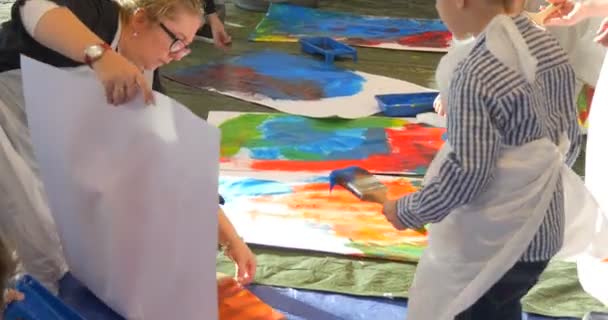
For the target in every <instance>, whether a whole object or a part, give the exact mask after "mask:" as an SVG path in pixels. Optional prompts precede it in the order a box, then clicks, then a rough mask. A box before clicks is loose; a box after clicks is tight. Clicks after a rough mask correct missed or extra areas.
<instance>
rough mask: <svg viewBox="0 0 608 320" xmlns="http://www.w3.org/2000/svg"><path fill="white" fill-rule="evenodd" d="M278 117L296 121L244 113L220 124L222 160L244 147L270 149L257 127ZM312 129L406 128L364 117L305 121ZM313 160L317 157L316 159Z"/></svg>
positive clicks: (294, 155)
mask: <svg viewBox="0 0 608 320" xmlns="http://www.w3.org/2000/svg"><path fill="white" fill-rule="evenodd" d="M278 117H296V116H293V115H285V114H255V113H246V114H242V115H239V116H238V117H235V118H232V119H229V120H227V121H225V122H223V123H222V124H221V125H220V126H219V128H220V130H221V131H222V141H221V155H222V157H231V156H234V155H235V154H237V153H238V152H239V150H241V148H243V147H248V148H258V147H269V146H272V143H273V142H272V141H265V140H263V136H262V133H261V132H260V131H259V130H258V127H259V126H260V125H262V124H263V123H264V122H265V121H267V120H271V119H274V118H278ZM306 119H307V120H308V121H309V123H310V125H311V127H312V128H314V129H315V130H319V131H338V130H346V129H369V128H399V127H403V126H404V125H405V124H407V121H406V120H403V119H395V118H387V117H366V118H360V119H353V120H347V119H339V118H328V119H313V118H306ZM283 154H284V155H285V156H286V157H287V158H288V159H299V158H310V157H311V155H310V154H307V153H302V152H298V151H296V150H291V151H290V150H285V151H283ZM312 157H313V158H310V159H309V160H322V158H321V156H320V155H312ZM315 157H319V158H318V159H315Z"/></svg>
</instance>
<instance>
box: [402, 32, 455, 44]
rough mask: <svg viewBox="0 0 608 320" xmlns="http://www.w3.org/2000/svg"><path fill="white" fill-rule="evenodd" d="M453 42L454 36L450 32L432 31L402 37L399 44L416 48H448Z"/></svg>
mask: <svg viewBox="0 0 608 320" xmlns="http://www.w3.org/2000/svg"><path fill="white" fill-rule="evenodd" d="M451 40H452V34H451V33H450V32H449V31H430V32H424V33H420V34H416V35H413V36H407V37H402V38H400V39H399V40H397V43H399V44H401V45H406V46H415V47H431V48H447V47H448V46H449V45H450V41H451Z"/></svg>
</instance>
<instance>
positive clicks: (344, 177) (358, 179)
mask: <svg viewBox="0 0 608 320" xmlns="http://www.w3.org/2000/svg"><path fill="white" fill-rule="evenodd" d="M336 185H339V186H342V187H344V188H345V189H346V190H348V191H350V192H351V193H352V194H354V195H355V196H356V197H357V198H359V199H361V200H363V201H369V202H376V203H380V204H383V203H384V201H385V200H386V193H387V192H388V188H387V187H386V185H385V184H384V183H382V182H381V181H380V180H378V178H376V177H375V176H374V175H373V174H371V173H370V172H369V171H367V170H365V169H363V168H361V167H356V166H353V167H347V168H344V169H338V170H334V171H332V172H331V173H330V174H329V190H330V191H331V190H332V189H333V188H334V187H335V186H336Z"/></svg>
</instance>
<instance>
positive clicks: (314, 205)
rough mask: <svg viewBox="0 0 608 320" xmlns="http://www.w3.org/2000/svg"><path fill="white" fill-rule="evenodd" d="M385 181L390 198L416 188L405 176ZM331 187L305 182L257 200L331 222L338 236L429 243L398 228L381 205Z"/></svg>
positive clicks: (363, 240) (378, 241)
mask: <svg viewBox="0 0 608 320" xmlns="http://www.w3.org/2000/svg"><path fill="white" fill-rule="evenodd" d="M385 183H386V185H387V187H388V189H389V198H391V199H395V198H397V197H401V196H403V195H405V194H408V193H412V192H414V191H416V190H417V188H416V187H414V186H413V185H412V184H411V183H410V182H409V181H408V180H407V179H405V178H402V179H395V180H390V181H387V182H385ZM328 190H329V185H328V184H327V183H314V184H306V185H302V186H296V187H294V193H293V194H290V195H287V196H284V197H272V196H268V197H260V198H258V199H256V202H259V203H272V204H277V203H279V204H283V205H285V206H287V207H288V208H289V209H290V210H293V211H294V212H298V213H300V215H298V216H288V217H289V218H295V219H302V218H304V219H307V220H312V221H314V222H316V223H318V224H323V225H329V226H331V230H332V231H333V232H334V233H335V234H336V236H338V237H342V238H347V239H350V240H351V241H353V242H357V243H368V244H375V245H384V246H388V245H398V244H403V243H409V244H412V245H416V246H421V247H423V246H426V243H427V236H426V235H423V234H420V233H419V232H417V231H414V230H409V229H408V230H403V231H399V230H396V229H395V228H394V227H393V226H392V225H391V224H390V223H389V222H388V221H387V220H386V218H385V217H384V215H383V214H382V206H381V205H379V204H376V203H369V202H363V201H361V200H359V199H358V198H356V197H355V196H353V195H352V194H351V193H350V192H348V191H346V190H345V189H342V188H341V187H336V188H335V189H334V190H333V191H332V192H331V193H330V192H329V191H328ZM254 214H255V213H254ZM259 214H262V213H259Z"/></svg>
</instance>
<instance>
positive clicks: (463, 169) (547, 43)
mask: <svg viewBox="0 0 608 320" xmlns="http://www.w3.org/2000/svg"><path fill="white" fill-rule="evenodd" d="M514 22H515V24H516V25H517V28H518V29H519V31H520V33H521V34H522V36H523V38H524V40H525V41H526V43H527V45H528V47H529V49H530V52H531V53H532V55H533V56H534V57H535V58H536V59H537V60H538V64H537V72H536V81H535V83H533V84H530V83H528V82H527V81H526V79H525V78H524V77H523V75H521V74H519V73H517V72H515V71H514V70H512V69H510V68H509V67H507V66H506V65H504V64H503V63H502V62H500V61H499V60H498V59H497V58H496V57H495V56H494V55H493V54H492V53H491V52H490V51H489V50H488V48H487V46H486V41H485V38H484V36H483V35H481V36H480V38H479V40H478V41H477V43H476V44H475V46H474V48H473V49H472V51H471V53H470V54H469V56H467V58H465V59H464V60H463V61H462V62H461V63H460V65H459V66H458V67H457V68H456V70H455V72H454V75H453V76H452V81H451V83H450V88H449V95H448V101H449V106H448V110H447V112H448V115H447V120H448V125H447V134H448V141H449V142H450V145H451V147H452V149H453V151H452V152H451V153H450V154H449V155H448V157H447V159H446V160H445V162H444V163H443V164H442V165H441V168H440V170H439V173H438V175H437V176H436V177H435V178H433V179H431V180H430V182H429V183H428V184H427V185H425V186H424V187H423V188H422V189H421V190H420V191H418V192H416V193H413V194H410V195H408V196H405V197H403V198H401V199H399V200H398V201H397V214H398V217H399V219H400V221H401V222H402V223H403V224H405V225H406V226H407V227H409V228H419V227H421V226H423V225H424V224H426V223H433V222H439V221H441V220H442V219H443V218H445V217H446V216H447V215H448V214H449V213H450V212H451V211H452V210H453V209H455V208H457V207H460V206H462V205H465V204H467V203H468V202H470V201H471V200H472V199H474V198H475V197H477V196H478V195H479V194H480V193H481V192H482V191H483V190H484V188H485V187H486V186H487V185H488V182H490V181H491V180H492V179H493V174H494V168H495V166H496V162H497V160H498V157H499V154H500V150H501V148H502V147H503V146H518V145H523V144H526V143H528V142H531V141H533V140H537V139H540V138H543V137H548V138H550V139H551V140H552V141H554V142H555V143H556V144H557V142H558V140H559V137H560V135H561V133H563V132H567V133H568V137H569V138H570V141H571V146H570V150H569V152H568V154H567V163H568V164H569V165H572V164H573V163H574V161H575V160H576V157H577V155H578V152H579V149H580V144H581V136H580V132H579V127H578V122H577V116H576V108H575V105H574V87H575V75H574V71H573V69H572V67H571V66H570V64H569V62H568V56H567V55H566V52H565V51H564V50H563V49H562V48H561V47H560V45H559V43H558V42H557V40H556V39H554V38H553V37H552V36H551V35H550V34H549V33H547V32H545V31H544V30H542V29H540V28H539V27H537V26H536V25H535V24H534V23H532V22H531V21H530V20H529V19H528V18H526V17H524V16H518V17H516V18H514ZM563 199H564V198H563V191H562V187H561V181H560V183H558V188H557V190H556V192H555V193H554V195H553V200H552V201H551V204H550V206H549V209H548V211H547V214H546V216H545V218H544V221H543V223H542V225H541V227H540V229H539V231H538V232H537V234H536V235H535V237H534V239H533V240H532V242H531V243H530V245H529V247H528V249H527V250H526V252H525V253H524V254H523V256H522V257H521V258H522V259H521V260H523V261H542V260H549V259H550V258H551V257H552V256H553V255H554V254H555V253H556V252H557V251H558V250H559V249H560V248H561V245H562V242H563V233H564V203H563Z"/></svg>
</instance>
